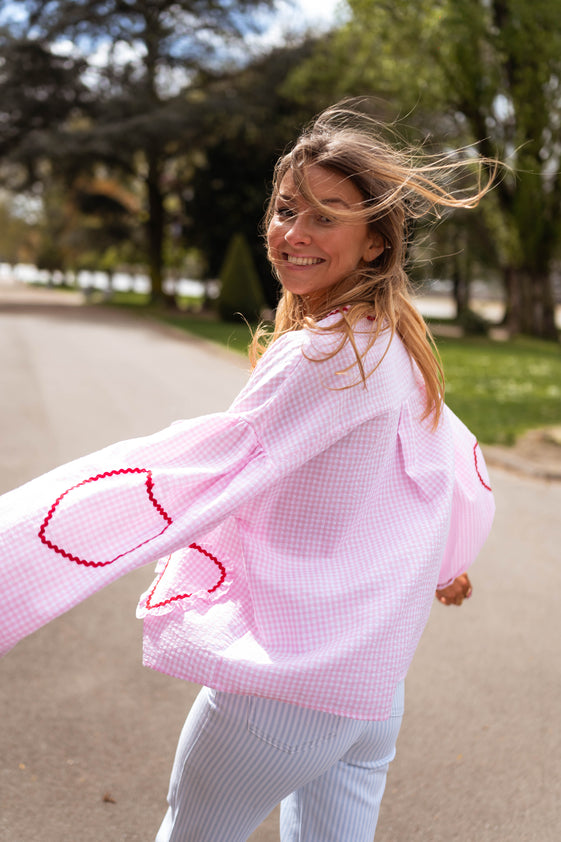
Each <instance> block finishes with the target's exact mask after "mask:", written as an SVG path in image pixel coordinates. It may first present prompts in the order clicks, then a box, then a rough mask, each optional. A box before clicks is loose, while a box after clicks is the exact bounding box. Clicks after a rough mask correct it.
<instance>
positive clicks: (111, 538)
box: [39, 468, 172, 567]
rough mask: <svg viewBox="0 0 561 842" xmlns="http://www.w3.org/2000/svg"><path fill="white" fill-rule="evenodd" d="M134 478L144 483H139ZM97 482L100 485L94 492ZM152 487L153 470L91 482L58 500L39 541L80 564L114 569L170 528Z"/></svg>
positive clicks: (111, 475) (133, 470) (122, 473)
mask: <svg viewBox="0 0 561 842" xmlns="http://www.w3.org/2000/svg"><path fill="white" fill-rule="evenodd" d="M134 475H138V477H139V478H141V481H140V482H135V476H134ZM93 483H99V486H98V487H97V488H95V489H92V484H93ZM153 486H154V483H153V480H152V472H151V471H150V470H149V469H148V468H121V469H119V470H114V471H106V472H105V473H102V474H98V475H97V476H94V477H88V478H87V479H85V480H83V481H82V482H79V483H77V484H76V485H73V486H72V487H71V488H69V489H67V490H66V491H64V492H63V493H62V494H61V495H60V496H59V497H57V499H56V500H55V502H54V503H53V505H52V506H51V508H50V509H49V511H48V513H47V516H46V517H45V519H44V521H43V523H42V524H41V528H40V529H39V538H40V540H41V541H42V542H43V544H45V545H46V546H47V547H49V549H51V550H53V551H54V552H55V553H58V554H59V555H62V556H64V558H67V559H69V560H70V561H74V562H76V564H83V565H85V566H86V567H106V566H107V565H108V564H113V563H114V562H115V561H117V560H118V559H120V558H122V557H123V556H125V555H128V554H129V553H131V552H133V550H136V549H138V548H139V547H142V546H143V545H144V544H147V543H148V542H149V541H153V540H154V538H157V537H158V536H159V535H161V534H162V533H163V532H165V531H166V529H167V528H168V527H169V526H170V525H171V523H172V519H171V517H170V516H169V515H168V514H167V512H166V511H165V510H164V509H163V507H162V506H161V505H160V503H159V502H158V500H157V499H156V497H155V496H154V491H153ZM100 555H101V556H102V559H99V556H100ZM95 556H98V559H95Z"/></svg>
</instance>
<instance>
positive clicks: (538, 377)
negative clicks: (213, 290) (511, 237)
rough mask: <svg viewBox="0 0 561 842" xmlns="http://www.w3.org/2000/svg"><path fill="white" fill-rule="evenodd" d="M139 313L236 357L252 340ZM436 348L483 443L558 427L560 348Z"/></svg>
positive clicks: (199, 323) (450, 343) (201, 323)
mask: <svg viewBox="0 0 561 842" xmlns="http://www.w3.org/2000/svg"><path fill="white" fill-rule="evenodd" d="M121 296H122V298H121ZM111 303H118V304H121V305H124V306H131V305H133V304H137V303H138V304H140V303H143V304H144V303H145V301H142V300H139V297H138V296H136V295H135V296H133V297H132V298H131V297H129V298H128V299H127V294H117V295H116V296H115V299H114V300H113V301H112V302H111ZM142 310H143V312H145V313H147V314H149V315H152V316H155V317H157V318H158V319H159V320H161V321H164V322H166V323H168V324H172V325H174V326H175V327H179V328H181V329H182V330H186V331H188V332H189V333H191V334H195V335H196V336H200V337H201V338H203V339H207V340H209V341H211V342H217V343H219V344H220V345H223V346H225V347H227V348H229V349H231V350H233V351H237V352H239V353H246V351H247V347H248V345H249V342H250V339H251V335H250V330H249V328H248V327H247V325H245V324H243V323H239V324H236V323H231V324H230V323H224V322H219V321H217V320H215V319H213V318H209V317H203V316H197V315H193V314H181V313H176V312H167V311H165V310H161V309H159V310H156V309H154V308H151V307H148V308H146V307H144V308H142ZM436 330H438V329H437V328H436ZM438 348H439V351H440V354H441V356H442V361H443V363H444V371H445V376H446V402H447V403H448V405H449V406H450V408H451V409H452V410H453V411H454V412H455V413H456V414H457V415H458V416H459V417H460V418H461V419H462V420H463V421H464V422H465V423H466V424H467V425H468V427H470V429H471V430H473V432H474V433H475V435H476V436H477V437H478V439H479V440H480V441H481V442H483V443H486V444H507V445H508V444H513V443H514V442H515V441H516V439H517V438H518V437H519V436H520V435H521V434H522V433H524V432H525V431H526V430H529V429H534V428H538V427H546V426H553V425H561V347H560V346H559V345H556V344H555V343H553V342H551V343H550V342H540V341H538V340H532V339H515V340H511V341H508V342H498V341H493V340H491V339H485V338H469V339H452V338H447V337H446V338H444V337H441V338H438Z"/></svg>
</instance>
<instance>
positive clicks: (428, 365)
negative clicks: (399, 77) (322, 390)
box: [250, 103, 497, 427]
mask: <svg viewBox="0 0 561 842" xmlns="http://www.w3.org/2000/svg"><path fill="white" fill-rule="evenodd" d="M386 132H387V127H386V130H385V131H384V129H382V127H381V126H380V125H379V124H378V123H377V122H376V121H375V120H374V119H373V118H371V117H368V116H366V115H365V114H362V113H360V112H358V111H356V110H355V109H353V108H352V107H351V106H349V105H348V104H345V103H343V104H340V105H335V106H332V107H331V108H328V109H327V110H326V111H324V112H323V113H322V114H320V115H319V116H318V117H317V118H316V119H315V121H314V122H313V123H312V124H311V125H310V126H309V128H307V129H305V130H304V132H303V133H302V134H301V136H300V137H299V138H298V140H297V141H296V143H295V144H294V146H293V147H292V149H291V150H290V151H289V152H288V153H287V154H285V155H283V156H282V157H281V158H280V159H279V161H278V162H277V165H276V167H275V171H274V177H273V188H272V193H271V197H270V200H269V203H268V207H267V211H266V214H265V219H264V226H265V228H267V227H268V225H269V223H270V221H271V219H272V217H273V214H274V212H275V204H276V200H277V196H278V192H279V187H280V184H281V181H282V180H283V178H284V176H285V175H286V173H287V172H289V171H290V172H291V174H292V176H293V178H294V183H295V184H296V186H297V189H298V190H299V192H300V194H301V195H302V197H303V198H304V200H305V201H306V202H308V203H309V204H310V205H311V206H312V207H315V208H317V209H318V210H319V211H321V212H322V213H326V214H328V215H329V216H330V217H331V218H335V219H340V220H342V221H345V222H349V221H356V222H357V223H365V222H366V224H367V225H368V226H369V227H370V229H371V230H372V231H375V232H376V233H377V234H378V235H379V236H381V237H382V239H383V242H384V246H385V248H384V250H383V251H382V253H381V254H380V255H379V256H378V257H377V258H376V259H375V260H373V261H372V262H371V263H364V262H363V263H361V264H360V265H359V266H357V268H356V269H355V270H354V272H353V273H352V274H351V275H350V276H348V277H345V278H343V279H342V280H340V281H338V282H337V283H336V284H335V285H334V286H333V287H331V288H330V289H329V290H328V292H327V294H326V296H325V299H324V301H323V303H322V305H321V311H320V312H317V311H315V312H314V314H313V316H312V315H311V314H309V313H308V312H307V311H306V300H305V298H303V297H301V296H298V295H295V294H293V293H291V292H288V291H286V290H285V291H284V292H283V294H282V297H281V299H280V302H279V304H278V307H277V311H276V318H275V324H274V330H273V332H272V333H270V332H267V331H266V330H265V328H263V327H262V326H260V327H259V328H258V329H257V330H256V332H255V334H254V336H253V341H252V343H251V346H250V360H251V362H252V364H253V365H255V363H256V362H257V359H258V358H259V356H260V355H261V353H263V351H264V350H265V348H266V347H267V346H268V344H269V343H270V342H274V341H275V340H276V339H278V337H279V336H281V335H282V334H284V333H286V332H287V331H292V330H300V329H302V328H303V327H307V328H309V329H312V330H316V331H329V332H336V333H337V332H338V333H340V334H341V342H340V343H339V344H338V345H337V346H336V348H335V350H334V351H333V352H332V353H331V354H329V357H331V356H334V355H335V354H337V353H338V352H339V351H340V350H341V348H342V347H343V346H344V345H345V343H346V342H350V343H351V344H352V346H353V348H354V351H355V354H356V363H355V364H356V365H357V366H358V370H359V372H360V378H359V380H358V381H357V382H361V381H362V382H363V383H366V379H367V378H368V377H370V376H371V375H372V374H373V372H374V371H375V369H373V370H372V371H368V372H367V371H365V369H364V365H363V358H364V355H365V354H366V352H367V351H368V350H369V349H370V348H371V347H372V345H373V344H374V343H375V342H376V340H377V339H378V337H379V335H380V333H381V331H383V330H387V329H389V330H390V331H391V333H390V341H391V338H393V336H394V335H395V333H397V334H398V335H399V336H400V337H401V339H402V341H403V343H404V345H405V347H406V349H407V351H408V352H409V354H410V356H411V357H412V359H413V360H414V361H415V363H416V364H417V366H418V368H419V370H420V372H421V374H422V377H423V380H424V383H425V393H426V403H425V413H424V415H423V418H426V417H428V416H429V415H431V414H432V413H434V416H433V422H434V426H435V427H436V425H437V424H438V419H439V416H440V411H441V406H442V401H443V397H444V377H443V372H442V366H441V363H440V360H439V357H438V352H437V350H436V346H435V344H434V340H433V338H432V335H431V333H430V331H429V329H428V327H427V325H426V324H425V321H424V319H423V318H422V316H421V315H420V313H419V312H418V310H417V309H416V307H415V306H414V304H413V301H412V298H411V288H410V283H409V279H408V276H407V273H406V271H405V265H406V250H407V245H408V230H409V226H410V225H411V223H412V221H413V220H417V219H420V218H421V217H424V216H427V215H430V214H431V213H432V214H433V215H435V216H436V217H437V218H438V216H439V211H440V209H442V208H473V207H475V206H476V205H477V204H478V202H479V200H480V199H481V197H482V196H483V195H484V194H485V193H486V192H487V191H488V190H489V188H490V186H491V184H492V181H493V179H494V176H495V173H496V169H497V163H496V162H494V161H491V162H490V161H488V160H486V159H482V158H480V157H471V158H467V157H465V156H464V157H463V158H459V157H458V154H457V153H451V154H450V155H448V156H439V157H435V156H432V157H428V158H427V157H426V156H421V154H420V153H419V152H418V151H417V150H412V149H407V148H400V147H401V146H402V144H399V146H398V144H397V143H396V142H395V141H394V142H393V143H392V144H390V143H389V142H387V141H386V140H384V139H383V134H385V133H386ZM488 165H491V167H490V169H488V172H489V173H490V174H489V175H488V177H487V181H486V183H485V184H484V185H482V173H483V170H484V167H488ZM310 166H321V167H324V168H326V169H328V170H331V171H334V172H337V173H340V174H341V175H343V176H344V177H345V178H347V179H348V180H349V181H350V182H352V184H354V185H355V186H356V187H357V188H358V190H359V191H360V194H361V195H362V197H363V200H362V202H361V203H360V204H359V205H358V206H354V207H352V208H341V209H339V208H337V209H334V207H333V205H329V206H328V207H324V206H323V205H322V203H321V202H320V201H319V199H318V198H317V197H316V196H314V195H313V192H312V190H311V189H310V184H309V180H308V169H309V167H310ZM474 167H475V170H476V186H475V188H471V189H470V190H466V189H463V186H461V182H462V183H463V178H458V176H462V177H463V175H464V174H465V173H466V172H467V171H468V170H471V171H473V168H474ZM454 177H455V184H456V186H454V184H452V185H451V186H447V185H448V184H449V183H450V182H451V181H452V182H453V181H454ZM332 311H338V312H339V313H340V319H338V320H337V321H336V322H335V323H333V322H332V323H330V324H329V325H328V326H325V325H319V324H318V322H319V321H320V320H321V319H322V318H324V317H325V316H326V315H327V314H328V313H330V312H332ZM364 317H368V318H370V319H371V320H372V324H373V330H372V335H371V338H370V340H369V342H368V345H367V348H366V350H365V351H363V353H362V355H361V354H360V353H359V351H358V349H357V347H356V344H355V342H354V338H353V329H354V327H355V325H356V324H357V322H358V321H359V320H361V319H363V318H364ZM388 347H389V342H388ZM329 357H326V358H329ZM379 364H380V363H378V365H379ZM376 367H377V366H376Z"/></svg>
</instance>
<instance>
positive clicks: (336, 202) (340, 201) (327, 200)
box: [278, 193, 351, 210]
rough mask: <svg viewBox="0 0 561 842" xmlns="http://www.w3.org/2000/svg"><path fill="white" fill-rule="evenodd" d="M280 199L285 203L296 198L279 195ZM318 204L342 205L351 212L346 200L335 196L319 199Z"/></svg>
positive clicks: (286, 194) (283, 194)
mask: <svg viewBox="0 0 561 842" xmlns="http://www.w3.org/2000/svg"><path fill="white" fill-rule="evenodd" d="M278 196H279V199H282V200H283V202H293V201H294V196H293V195H290V194H289V193H279V194H278ZM318 202H319V203H320V204H321V205H342V206H343V207H344V208H348V209H349V210H350V208H351V206H350V205H349V204H348V202H345V200H344V199H340V198H339V197H338V196H333V197H331V198H329V197H327V198H325V199H318Z"/></svg>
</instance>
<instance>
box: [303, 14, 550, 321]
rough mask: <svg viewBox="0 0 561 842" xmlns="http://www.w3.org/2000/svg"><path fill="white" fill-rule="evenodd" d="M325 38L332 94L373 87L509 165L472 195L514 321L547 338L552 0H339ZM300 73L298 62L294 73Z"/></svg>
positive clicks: (426, 125)
mask: <svg viewBox="0 0 561 842" xmlns="http://www.w3.org/2000/svg"><path fill="white" fill-rule="evenodd" d="M348 5H349V7H350V9H351V10H352V19H351V20H350V22H349V23H348V24H347V25H346V26H344V27H343V28H342V29H341V30H340V31H339V32H338V33H336V34H335V35H334V36H333V37H332V38H331V43H330V54H329V56H328V55H327V54H326V53H325V51H324V52H323V53H322V54H321V55H320V56H319V57H318V58H317V59H316V62H317V63H316V65H315V67H314V68H313V69H312V70H309V71H308V74H312V77H313V78H314V79H316V80H317V79H318V78H319V73H318V67H319V68H328V71H329V72H328V73H326V74H324V75H325V77H326V78H328V79H329V80H330V82H329V84H330V85H331V89H330V90H331V94H332V96H341V95H348V94H359V95H364V94H366V93H369V92H370V93H375V94H376V95H378V96H380V97H383V98H384V99H385V100H386V101H390V102H394V103H397V108H396V110H398V111H400V113H401V115H407V120H408V122H409V123H410V124H416V125H417V127H418V128H420V129H422V130H423V131H424V133H425V134H427V135H430V136H431V140H432V141H433V142H434V141H436V140H439V141H440V144H441V145H447V146H450V145H452V144H453V145H456V144H457V143H477V146H478V150H479V152H480V153H481V154H482V155H484V156H488V157H494V156H498V157H499V158H501V159H502V160H505V161H508V163H509V164H510V165H511V167H512V173H509V174H507V175H505V176H504V177H503V178H502V179H500V180H499V182H498V183H497V186H496V189H495V191H494V195H493V196H492V197H490V198H487V199H486V200H485V202H484V203H483V205H482V213H483V214H484V216H485V218H486V220H487V224H488V225H489V226H490V227H491V230H492V234H493V237H494V240H495V243H496V251H497V258H498V260H499V262H500V264H501V267H502V274H503V278H504V285H505V291H506V296H507V323H508V326H509V328H510V330H511V331H512V332H514V333H528V334H532V335H536V336H541V337H547V338H556V337H557V331H556V328H555V323H554V299H553V292H552V281H551V277H552V267H553V261H554V259H555V256H556V254H558V253H559V246H560V241H561V215H560V214H559V207H560V205H561V144H560V142H559V127H560V125H561V0H418V2H415V3H411V2H409V0H391V2H390V0H387V1H386V0H348ZM296 83H297V84H300V85H302V84H303V78H302V73H301V72H300V78H299V79H298V80H297V82H296Z"/></svg>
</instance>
